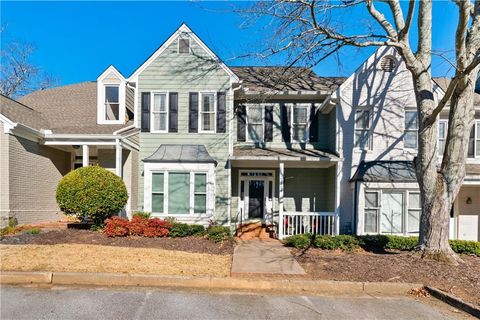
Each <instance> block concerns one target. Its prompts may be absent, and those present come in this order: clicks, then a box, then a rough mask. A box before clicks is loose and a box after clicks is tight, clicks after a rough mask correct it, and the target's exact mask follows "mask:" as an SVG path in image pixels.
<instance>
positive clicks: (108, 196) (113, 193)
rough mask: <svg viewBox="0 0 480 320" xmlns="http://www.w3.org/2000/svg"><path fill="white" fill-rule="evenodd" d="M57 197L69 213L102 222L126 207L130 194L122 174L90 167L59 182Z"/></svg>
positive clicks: (62, 208)
mask: <svg viewBox="0 0 480 320" xmlns="http://www.w3.org/2000/svg"><path fill="white" fill-rule="evenodd" d="M56 198H57V203H58V205H59V207H60V209H61V210H62V211H63V212H64V213H65V214H69V215H77V216H80V217H83V218H89V219H91V220H93V222H94V224H96V225H101V224H103V222H104V221H105V219H107V218H109V217H111V216H112V215H114V214H116V213H118V212H119V211H120V209H122V208H123V207H124V206H125V204H126V203H127V200H128V193H127V188H126V187H125V183H123V181H122V179H121V178H120V177H118V176H117V175H115V174H114V173H112V172H110V171H108V170H107V169H104V168H101V167H99V166H89V167H82V168H78V169H76V170H74V171H71V172H69V173H68V174H67V175H65V176H64V177H63V178H62V180H60V182H59V184H58V187H57V193H56Z"/></svg>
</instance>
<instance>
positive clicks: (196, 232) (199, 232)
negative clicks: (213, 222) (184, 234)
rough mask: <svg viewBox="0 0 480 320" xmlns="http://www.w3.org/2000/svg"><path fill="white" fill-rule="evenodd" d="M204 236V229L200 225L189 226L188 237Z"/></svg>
mask: <svg viewBox="0 0 480 320" xmlns="http://www.w3.org/2000/svg"><path fill="white" fill-rule="evenodd" d="M204 234H205V227H204V226H202V225H201V224H191V225H190V235H192V236H203V235H204Z"/></svg>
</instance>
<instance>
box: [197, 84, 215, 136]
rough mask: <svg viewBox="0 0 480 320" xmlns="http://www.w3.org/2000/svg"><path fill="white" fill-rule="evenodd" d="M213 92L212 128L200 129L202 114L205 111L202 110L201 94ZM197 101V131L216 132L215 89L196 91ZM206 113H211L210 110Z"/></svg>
mask: <svg viewBox="0 0 480 320" xmlns="http://www.w3.org/2000/svg"><path fill="white" fill-rule="evenodd" d="M207 94H208V95H209V94H213V129H211V130H202V114H205V113H207V112H204V111H202V105H203V96H204V95H207ZM198 96H199V100H200V101H199V103H198V132H199V133H215V132H217V92H216V91H201V92H199V93H198ZM208 113H212V112H211V111H210V112H208Z"/></svg>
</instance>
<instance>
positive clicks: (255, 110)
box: [247, 106, 265, 142]
mask: <svg viewBox="0 0 480 320" xmlns="http://www.w3.org/2000/svg"><path fill="white" fill-rule="evenodd" d="M264 109H265V108H264V107H263V106H249V107H248V108H247V134H248V139H249V140H251V141H254V142H262V141H263V133H264V128H263V124H264V113H263V112H264Z"/></svg>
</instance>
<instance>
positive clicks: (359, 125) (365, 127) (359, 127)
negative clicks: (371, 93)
mask: <svg viewBox="0 0 480 320" xmlns="http://www.w3.org/2000/svg"><path fill="white" fill-rule="evenodd" d="M370 118H371V114H370V110H369V109H358V110H357V111H356V112H355V148H360V149H370V148H371V142H370V140H371V139H370Z"/></svg>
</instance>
